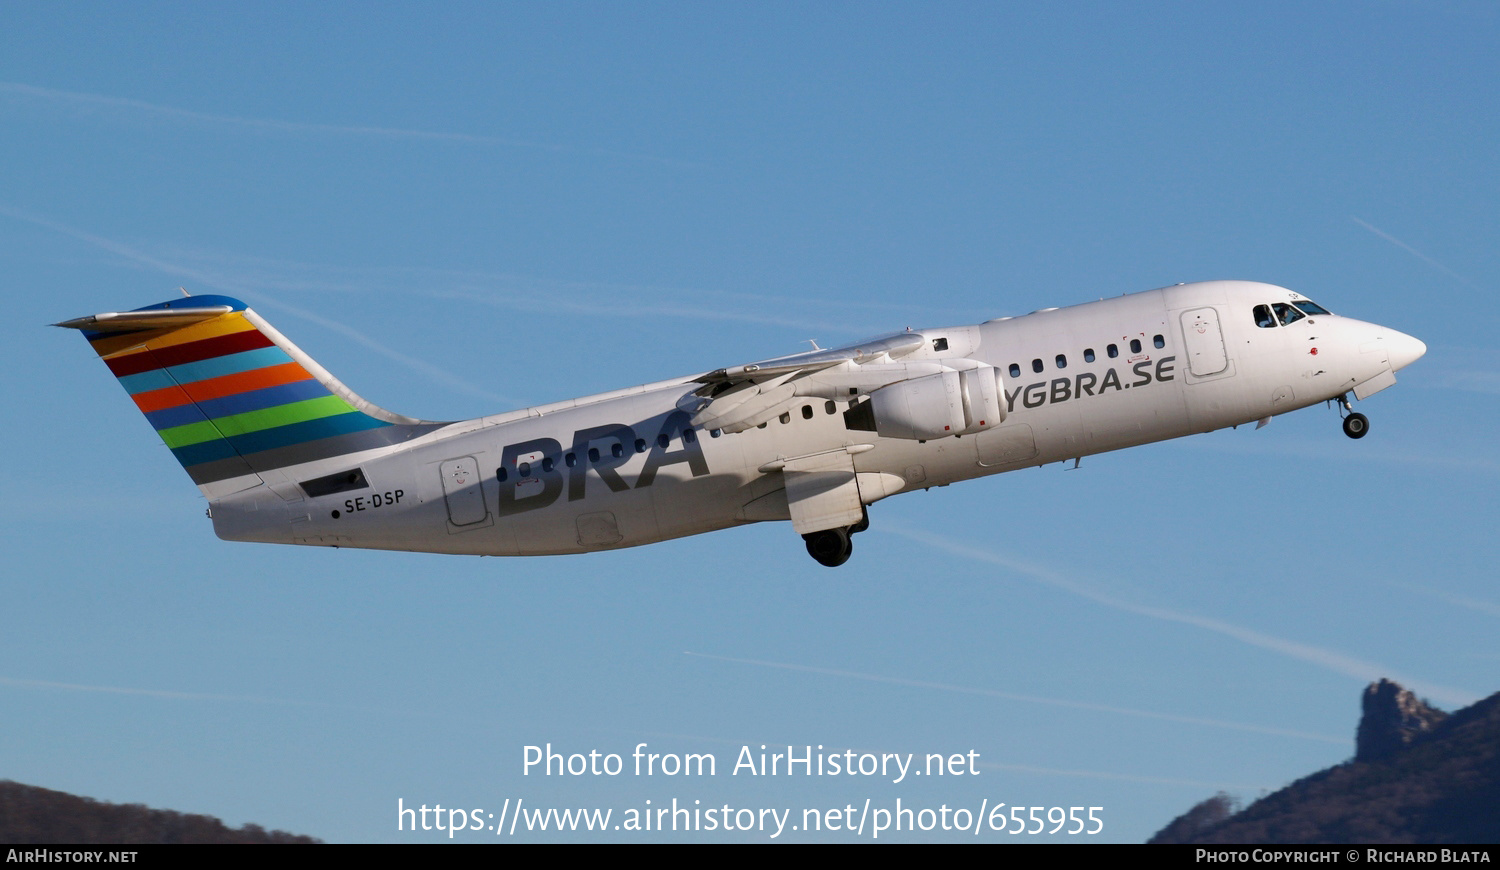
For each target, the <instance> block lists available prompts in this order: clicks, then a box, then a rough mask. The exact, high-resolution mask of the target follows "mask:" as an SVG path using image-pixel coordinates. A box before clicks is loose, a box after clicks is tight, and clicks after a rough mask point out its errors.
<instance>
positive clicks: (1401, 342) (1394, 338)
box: [1385, 332, 1427, 371]
mask: <svg viewBox="0 0 1500 870" xmlns="http://www.w3.org/2000/svg"><path fill="white" fill-rule="evenodd" d="M1385 342H1386V346H1387V347H1388V348H1389V351H1388V352H1389V353H1390V355H1391V370H1392V371H1395V370H1397V369H1403V368H1406V367H1407V366H1409V365H1411V364H1412V363H1414V362H1416V361H1417V360H1418V359H1419V358H1420V357H1421V356H1422V354H1424V353H1426V352H1427V345H1425V344H1423V343H1422V342H1421V341H1420V340H1418V339H1415V338H1412V337H1411V336H1409V335H1407V334H1406V333H1404V332H1392V333H1391V334H1389V335H1387V336H1386V337H1385Z"/></svg>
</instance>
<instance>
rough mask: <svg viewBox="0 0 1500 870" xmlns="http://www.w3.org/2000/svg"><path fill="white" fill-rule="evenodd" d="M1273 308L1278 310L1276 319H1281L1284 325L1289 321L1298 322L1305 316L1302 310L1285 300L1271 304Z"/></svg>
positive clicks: (1275, 310)
mask: <svg viewBox="0 0 1500 870" xmlns="http://www.w3.org/2000/svg"><path fill="white" fill-rule="evenodd" d="M1271 310H1272V311H1274V312H1276V319H1277V320H1280V321H1281V325H1282V326H1286V325H1287V324H1288V323H1296V322H1297V321H1299V320H1301V319H1302V318H1303V317H1304V316H1305V315H1304V314H1303V313H1302V312H1300V311H1298V310H1297V309H1296V308H1294V307H1292V306H1290V305H1288V304H1286V303H1285V302H1277V303H1276V304H1275V305H1272V306H1271Z"/></svg>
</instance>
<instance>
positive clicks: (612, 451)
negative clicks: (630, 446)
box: [609, 441, 625, 459]
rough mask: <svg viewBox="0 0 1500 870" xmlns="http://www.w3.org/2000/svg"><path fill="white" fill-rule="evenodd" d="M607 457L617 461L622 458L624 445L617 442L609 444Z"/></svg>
mask: <svg viewBox="0 0 1500 870" xmlns="http://www.w3.org/2000/svg"><path fill="white" fill-rule="evenodd" d="M609 455H610V456H613V457H614V458H616V459H619V458H620V457H621V456H624V455H625V445H624V444H621V443H620V442H618V441H616V442H615V443H613V444H611V445H610V446H609Z"/></svg>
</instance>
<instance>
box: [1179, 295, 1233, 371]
mask: <svg viewBox="0 0 1500 870" xmlns="http://www.w3.org/2000/svg"><path fill="white" fill-rule="evenodd" d="M1181 321H1182V337H1183V348H1184V349H1185V350H1186V351H1187V362H1188V372H1189V373H1190V374H1192V375H1195V376H1197V377H1200V378H1206V377H1211V376H1213V375H1217V374H1220V373H1225V369H1228V368H1229V354H1228V353H1227V352H1226V351H1225V350H1224V332H1223V330H1221V329H1220V328H1219V312H1218V311H1216V310H1214V309H1212V308H1194V309H1191V310H1189V311H1184V312H1182V318H1181Z"/></svg>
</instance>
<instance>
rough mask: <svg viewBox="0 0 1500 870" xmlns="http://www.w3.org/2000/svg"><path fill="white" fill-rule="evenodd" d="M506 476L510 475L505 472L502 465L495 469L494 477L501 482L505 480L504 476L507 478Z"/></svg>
mask: <svg viewBox="0 0 1500 870" xmlns="http://www.w3.org/2000/svg"><path fill="white" fill-rule="evenodd" d="M507 477H510V475H509V474H507V473H506V472H505V468H504V466H502V467H500V468H497V469H495V479H496V480H498V481H500V482H501V483H504V482H505V478H507Z"/></svg>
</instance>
